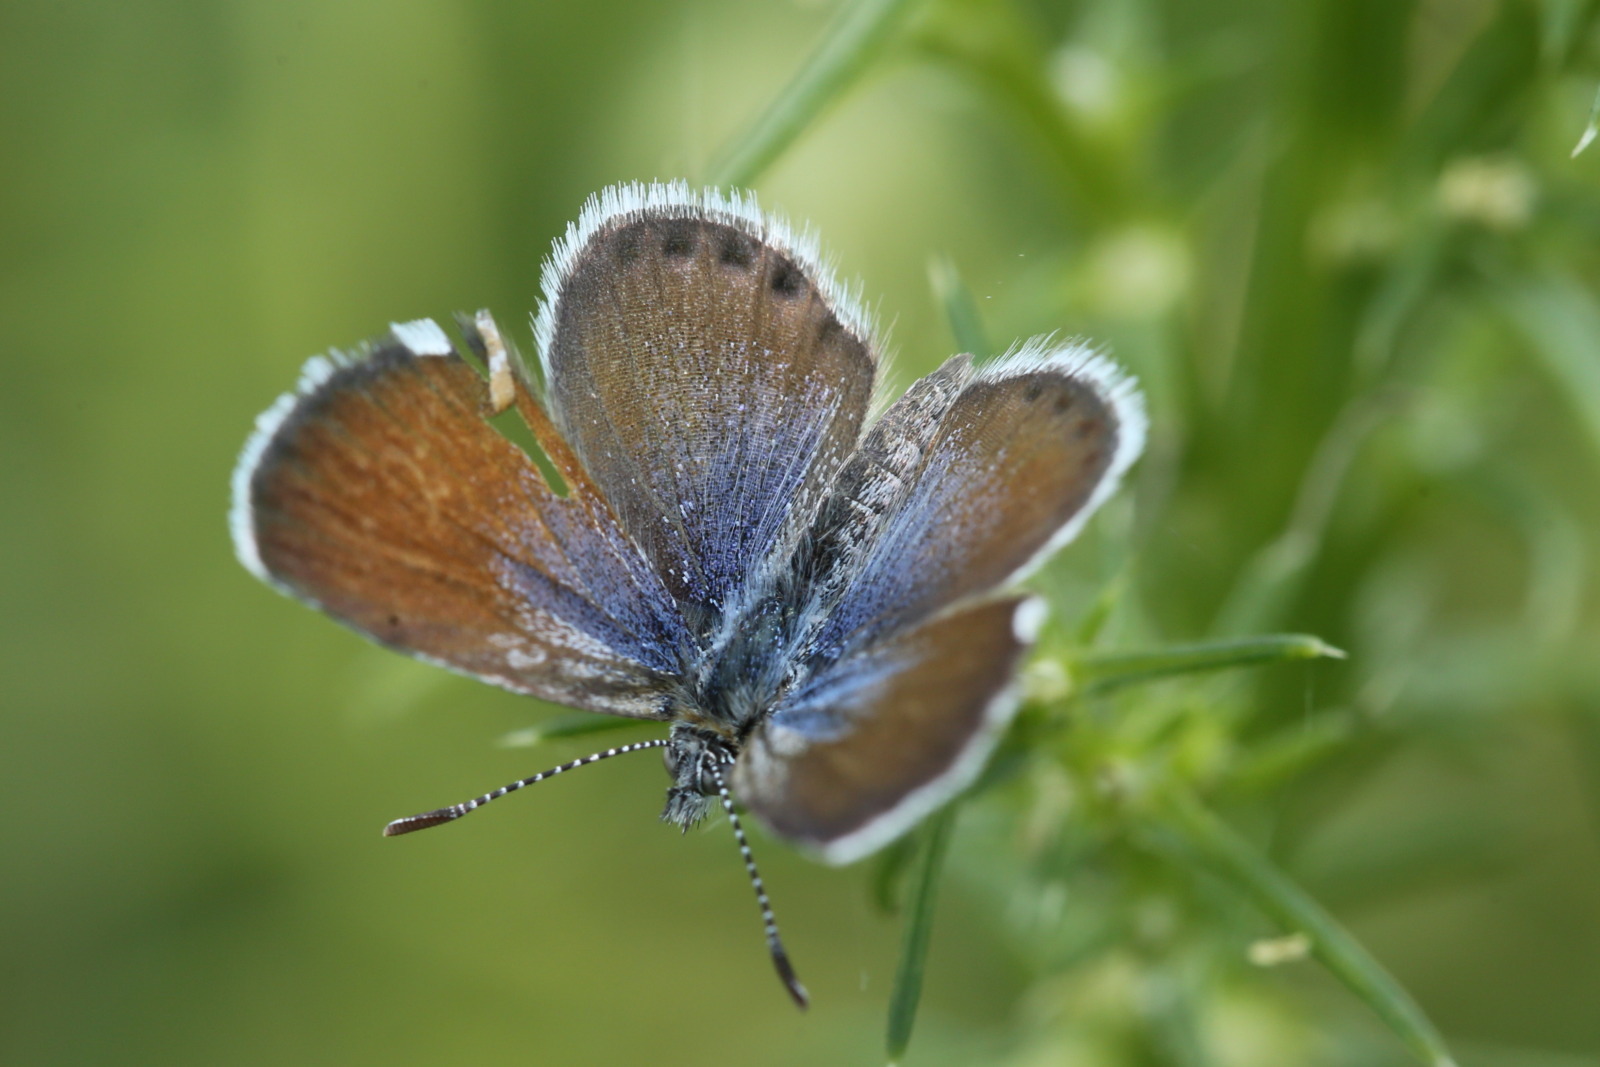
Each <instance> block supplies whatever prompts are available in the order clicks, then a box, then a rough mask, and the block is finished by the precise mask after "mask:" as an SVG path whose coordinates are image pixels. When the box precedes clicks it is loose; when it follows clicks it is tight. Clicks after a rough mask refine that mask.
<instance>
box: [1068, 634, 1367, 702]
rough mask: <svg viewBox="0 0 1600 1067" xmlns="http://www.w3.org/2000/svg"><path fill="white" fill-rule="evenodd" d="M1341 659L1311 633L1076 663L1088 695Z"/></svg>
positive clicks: (1092, 655)
mask: <svg viewBox="0 0 1600 1067" xmlns="http://www.w3.org/2000/svg"><path fill="white" fill-rule="evenodd" d="M1324 658H1328V659H1343V658H1344V653H1343V652H1342V651H1340V650H1339V649H1337V648H1334V647H1333V646H1332V645H1330V644H1328V643H1327V642H1326V641H1324V640H1322V638H1320V637H1313V636H1312V635H1310V634H1265V635H1262V636H1260V637H1241V638H1235V639H1231V640H1226V641H1203V642H1199V643H1197V644H1192V645H1169V646H1167V647H1166V648H1155V649H1150V650H1148V651H1135V652H1087V653H1084V654H1083V655H1082V656H1081V657H1080V658H1079V659H1078V660H1077V663H1076V664H1075V668H1076V674H1077V676H1078V679H1079V681H1080V683H1081V685H1082V687H1083V691H1084V692H1087V693H1100V692H1104V691H1106V690H1108V689H1115V688H1118V687H1119V686H1124V685H1133V684H1135V683H1138V682H1147V681H1151V680H1154V679H1156V678H1165V677H1168V676H1171V675H1176V674H1197V673H1201V672H1204V671H1218V670H1226V669H1228V668H1231V667H1253V666H1258V665H1260V664H1264V663H1279V662H1283V661H1285V660H1297V659H1324Z"/></svg>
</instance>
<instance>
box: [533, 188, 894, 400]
mask: <svg viewBox="0 0 1600 1067" xmlns="http://www.w3.org/2000/svg"><path fill="white" fill-rule="evenodd" d="M646 218H659V219H675V218H696V219H707V220H709V221H712V222H719V223H722V224H724V225H728V226H732V227H733V228H735V229H737V230H739V231H740V232H741V233H744V234H746V235H748V236H750V237H753V238H755V239H756V240H757V241H760V242H761V243H762V244H764V245H767V246H769V247H771V248H775V249H777V250H778V251H779V252H782V253H783V254H784V255H786V256H788V257H789V258H790V259H792V260H794V261H795V262H796V263H797V264H799V266H800V269H801V270H803V271H804V272H805V274H806V276H807V277H808V278H810V279H811V281H812V282H813V283H814V284H815V285H816V287H817V288H818V289H819V290H820V291H821V292H822V296H823V298H824V299H825V300H826V301H827V303H828V306H829V307H830V308H831V309H832V310H833V313H834V314H835V315H836V316H838V319H839V322H840V323H841V324H843V326H844V328H845V329H846V330H848V331H849V332H850V333H851V335H852V336H854V337H855V338H856V339H857V340H859V341H861V342H862V343H863V344H865V345H866V346H867V349H868V351H869V352H871V353H872V355H873V358H874V360H875V361H877V362H880V363H881V361H882V352H883V346H882V345H881V344H880V343H879V341H880V338H879V335H878V331H877V328H876V326H875V325H874V322H873V316H872V313H871V312H870V311H869V310H868V308H867V307H866V305H865V304H864V303H863V302H862V299H861V285H860V283H859V282H851V283H849V284H843V283H841V282H840V281H839V279H838V277H837V275H836V274H835V272H834V270H833V268H832V265H831V264H830V262H829V260H828V258H827V257H826V256H824V255H823V253H822V251H821V245H820V243H819V242H818V239H817V236H816V234H815V232H814V231H812V230H811V229H810V228H809V227H806V228H803V229H799V230H797V229H795V228H794V227H792V226H791V225H789V223H788V222H787V221H786V220H785V219H784V218H783V217H782V216H780V215H776V214H772V213H769V212H764V211H762V210H761V207H760V205H759V204H758V203H757V202H756V197H755V194H754V193H750V192H742V191H740V190H731V191H729V192H726V193H725V192H722V191H721V190H718V189H701V190H699V191H698V192H697V191H695V190H694V189H691V188H690V187H689V185H688V183H687V182H682V181H674V182H650V183H648V184H646V183H643V182H623V183H620V184H618V185H610V186H607V187H606V188H604V189H602V190H600V191H599V192H598V193H595V194H594V195H593V196H591V197H589V199H588V200H587V201H585V202H584V205H583V210H582V211H581V212H580V213H579V215H578V221H576V222H574V223H572V224H570V225H569V226H568V227H567V232H566V235H565V236H564V237H562V238H561V239H560V240H559V241H557V242H556V245H555V249H554V250H553V251H552V252H551V254H550V258H549V259H547V260H545V263H544V270H543V272H542V273H541V275H540V288H541V290H542V299H541V300H540V301H539V311H538V313H537V314H536V315H535V316H534V320H533V335H534V340H535V343H536V345H537V347H538V349H539V366H540V370H541V371H542V372H543V374H544V380H545V383H546V385H547V386H548V384H549V382H550V353H551V348H552V344H553V342H554V340H555V332H556V317H557V315H558V314H559V313H560V306H561V296H562V291H563V290H564V289H565V288H566V285H567V282H568V280H569V279H570V278H571V277H572V274H573V271H574V270H576V269H577V266H578V260H579V258H580V257H581V256H582V254H583V250H584V249H585V248H587V247H588V246H589V244H590V243H591V242H592V241H593V240H594V239H595V237H596V236H597V235H598V234H599V233H600V232H601V231H603V230H605V229H606V228H607V227H608V226H611V225H613V224H619V223H623V222H631V221H634V220H637V219H646ZM880 369H881V368H880Z"/></svg>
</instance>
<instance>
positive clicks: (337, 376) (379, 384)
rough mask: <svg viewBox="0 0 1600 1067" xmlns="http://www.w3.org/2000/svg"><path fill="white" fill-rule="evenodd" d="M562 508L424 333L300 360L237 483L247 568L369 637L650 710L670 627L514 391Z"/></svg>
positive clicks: (463, 372)
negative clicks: (292, 384)
mask: <svg viewBox="0 0 1600 1067" xmlns="http://www.w3.org/2000/svg"><path fill="white" fill-rule="evenodd" d="M516 400H517V403H518V405H519V406H520V407H521V408H522V410H523V413H524V416H525V417H527V418H528V421H529V422H530V424H531V425H533V426H534V428H535V430H536V432H538V431H540V430H541V428H542V430H543V435H542V436H543V438H544V442H543V443H544V444H545V446H546V451H547V452H549V453H550V455H551V456H552V458H553V459H555V460H556V461H557V462H558V464H560V465H561V466H562V473H563V475H564V476H565V477H566V479H567V481H568V483H569V487H570V495H569V496H567V497H565V498H563V497H559V496H557V495H556V494H555V493H554V492H553V491H552V490H551V488H550V487H549V485H548V484H547V483H546V481H545V479H544V477H543V475H542V474H541V473H540V472H539V470H538V468H537V467H536V466H535V465H534V464H533V462H532V461H531V460H530V459H529V457H528V456H527V455H526V454H525V453H524V452H523V451H522V450H521V449H519V448H517V447H516V446H514V445H512V444H511V443H510V442H508V441H507V440H506V439H505V438H504V437H502V436H501V435H500V434H499V433H498V432H497V431H496V430H495V429H494V428H493V427H492V426H490V425H489V424H488V423H487V422H486V421H485V417H486V415H487V414H488V413H489V410H488V390H487V387H486V385H485V382H484V381H483V379H482V377H481V376H480V375H479V374H478V372H477V371H476V370H474V369H473V368H472V367H471V366H470V365H469V364H467V363H466V362H465V361H463V360H462V359H461V357H460V356H458V355H457V354H456V353H455V352H454V351H453V350H452V348H451V346H450V343H449V341H448V340H447V339H446V337H445V335H444V333H443V332H442V331H441V330H440V329H439V327H438V326H437V325H435V324H434V323H432V322H431V321H422V322H417V323H410V324H407V325H405V326H399V327H396V328H395V332H394V333H393V334H392V335H391V336H390V337H388V338H386V339H384V340H382V341H380V342H378V343H376V344H375V345H373V346H370V347H369V348H368V349H367V350H365V351H364V352H363V353H362V354H361V355H359V356H357V357H335V358H333V359H317V360H313V361H312V362H311V363H310V364H309V365H308V366H307V369H306V372H305V374H304V377H303V378H302V381H301V385H300V388H299V390H298V391H297V392H296V393H293V394H289V395H286V396H285V397H283V398H282V399H281V400H280V401H279V402H278V404H277V405H275V406H274V407H273V408H272V409H271V410H269V411H268V412H267V413H266V414H264V415H263V416H262V417H261V418H260V419H259V420H258V424H257V432H256V436H255V437H254V438H252V440H251V442H250V444H249V445H248V446H247V447H246V449H245V453H244V455H243V456H242V457H241V458H240V461H239V467H238V469H237V471H236V472H235V475H234V510H233V535H234V542H235V546H236V548H237V550H238V553H239V557H240V559H241V560H242V561H243V562H244V564H245V565H246V566H247V567H249V569H250V570H251V571H253V572H254V573H255V574H256V575H258V576H259V577H261V578H262V579H263V580H265V581H267V582H269V583H271V584H272V585H274V586H276V587H278V588H280V589H281V590H283V591H284V592H287V593H289V594H291V595H293V596H296V597H299V598H300V599H302V600H305V601H308V602H309V603H311V604H312V605H314V606H316V607H319V608H321V609H322V610H324V611H326V612H327V613H328V614H330V615H332V616H333V617H334V618H336V619H338V620H339V621H341V622H344V623H346V624H348V625H349V626H351V627H352V628H354V629H356V630H357V631H359V632H361V633H363V634H365V635H367V636H368V637H370V638H372V639H373V640H375V641H378V642H380V643H382V644H384V645H388V646H390V647H392V648H395V649H398V650H400V651H403V652H407V653H410V654H411V655H414V656H417V657H419V658H422V659H426V660H429V661H432V662H436V663H439V664H441V665H443V666H446V667H450V668H453V669H455V670H458V671H461V672H464V673H467V674H471V675H475V676H477V677H480V678H483V679H485V680H486V681H489V682H493V683H494V684H496V685H500V686H503V687H505V688H507V689H511V690H514V691H516V692H520V693H527V694H531V695H534V696H538V697H542V698H544V699H546V700H552V701H556V702H559V703H562V704H569V705H572V706H574V707H579V708H586V709H588V710H591V711H602V712H609V713H611V714H616V715H628V716H635V717H641V718H657V717H661V715H662V712H661V708H662V694H663V693H664V692H665V690H666V688H667V686H668V684H669V679H670V677H671V676H672V675H673V674H674V672H675V671H676V669H677V660H676V658H675V656H676V652H677V649H678V647H679V644H680V642H681V641H682V639H683V631H682V625H681V622H680V621H679V620H678V617H677V614H676V609H675V606H674V605H673V603H672V601H671V598H670V597H669V596H668V595H667V593H666V591H665V589H664V588H663V587H662V586H661V585H660V583H659V582H658V581H657V580H656V579H655V578H654V576H653V575H652V573H651V572H650V570H649V568H648V567H647V566H646V565H645V562H644V561H643V560H642V559H640V558H639V556H638V553H637V552H636V551H634V550H633V549H632V548H631V546H629V545H628V544H627V542H626V538H625V537H624V536H623V535H622V534H621V531H620V530H619V529H618V527H617V524H616V521H615V519H614V517H613V516H612V515H611V514H610V512H609V511H608V510H607V508H606V505H605V502H604V500H603V499H602V498H601V497H599V496H598V494H597V493H596V492H595V491H594V489H593V486H592V485H590V484H588V483H587V482H586V481H585V480H584V478H583V475H582V471H581V469H579V468H578V467H577V466H576V465H575V464H574V463H573V462H571V460H570V454H568V453H567V452H566V451H565V448H564V446H563V445H562V443H561V442H560V441H559V439H557V438H555V437H554V436H553V434H552V433H551V431H550V428H549V426H548V424H544V425H543V426H542V427H541V422H542V419H543V414H542V412H541V411H540V410H539V409H538V407H537V405H536V404H535V402H534V401H533V398H532V397H531V396H529V395H528V393H527V391H526V390H525V389H522V388H521V387H520V385H519V386H518V390H517V396H516Z"/></svg>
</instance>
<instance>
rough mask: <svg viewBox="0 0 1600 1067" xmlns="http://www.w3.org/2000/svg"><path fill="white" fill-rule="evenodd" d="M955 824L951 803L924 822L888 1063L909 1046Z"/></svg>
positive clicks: (891, 1017)
mask: <svg viewBox="0 0 1600 1067" xmlns="http://www.w3.org/2000/svg"><path fill="white" fill-rule="evenodd" d="M955 823H956V805H955V804H951V805H949V806H947V807H946V808H945V809H944V810H943V811H941V812H939V813H938V814H937V815H935V816H934V817H933V818H931V819H929V820H928V823H927V829H926V831H925V832H924V837H925V838H926V840H925V841H924V842H923V846H922V862H921V863H919V864H918V865H917V870H916V882H915V888H914V891H913V895H912V897H911V908H910V910H909V911H908V912H907V913H906V934H905V942H904V944H903V945H902V947H901V949H900V967H899V969H898V970H897V971H896V972H895V976H894V995H893V997H892V998H891V999H890V1001H889V1037H888V1042H887V1046H888V1052H889V1062H890V1063H895V1062H897V1061H899V1059H900V1057H901V1056H903V1055H905V1051H906V1046H908V1045H910V1044H911V1028H912V1026H913V1024H915V1023H916V1021H917V1002H918V1001H919V1000H921V999H922V975H923V971H924V970H925V969H926V966H927V962H928V941H929V939H930V938H931V937H932V936H933V902H934V898H935V896H936V895H937V890H938V888H939V876H940V874H941V873H942V872H943V870H944V855H945V851H946V848H947V847H948V845H949V844H950V831H951V830H952V829H953V828H954V826H955Z"/></svg>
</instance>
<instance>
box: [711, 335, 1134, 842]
mask: <svg viewBox="0 0 1600 1067" xmlns="http://www.w3.org/2000/svg"><path fill="white" fill-rule="evenodd" d="M1143 435H1144V415H1143V410H1142V407H1141V405H1140V402H1139V398H1138V395H1137V393H1136V392H1135V391H1134V389H1133V386H1132V384H1131V382H1130V381H1128V380H1126V379H1124V378H1123V377H1122V376H1121V375H1120V374H1119V373H1117V372H1116V371H1115V369H1114V368H1112V367H1111V365H1110V364H1108V363H1106V362H1105V361H1103V360H1100V359H1098V358H1097V357H1093V356H1091V355H1090V354H1089V353H1087V352H1084V351H1082V350H1079V349H1076V348H1066V349H1061V350H1057V351H1053V352H1049V351H1042V350H1039V349H1037V348H1035V349H1024V350H1023V351H1022V352H1020V353H1019V354H1017V355H1015V356H1012V357H1009V358H1007V359H1004V360H1001V361H998V362H997V363H996V364H995V365H993V366H992V367H990V368H988V369H985V370H984V371H982V372H980V373H978V374H976V375H973V374H972V373H971V371H970V369H969V367H968V365H967V363H966V361H965V360H964V359H963V358H959V357H958V358H957V359H956V360H953V361H951V362H950V363H947V364H946V365H945V366H944V367H942V368H940V370H939V371H938V372H936V373H935V374H933V375H930V376H929V377H928V378H925V379H923V380H922V381H920V382H918V383H916V384H915V385H913V386H912V388H911V389H910V390H908V391H907V393H906V395H905V397H903V398H902V399H901V400H900V401H899V402H897V403H896V404H895V405H894V406H892V407H891V408H890V409H889V410H888V411H886V412H885V413H884V415H883V416H881V417H880V419H879V420H878V422H877V423H876V424H875V425H874V426H873V428H872V429H871V431H869V433H868V434H867V436H866V438H865V439H864V440H863V442H862V445H861V449H860V450H859V452H858V453H857V455H856V456H855V457H853V458H852V459H851V460H850V461H849V463H848V464H847V465H846V467H845V468H844V470H843V471H842V472H841V474H840V477H839V484H838V487H837V490H836V492H835V494H834V496H833V497H832V498H831V499H830V500H829V501H828V502H827V504H826V505H825V506H824V507H823V508H822V510H821V512H820V513H819V516H818V519H817V524H816V527H815V528H814V529H813V531H812V536H811V537H810V538H809V539H808V544H809V545H810V546H812V548H811V551H812V552H813V554H814V556H815V557H816V558H815V559H814V560H813V562H812V566H813V567H814V568H815V569H817V570H818V571H819V572H820V576H819V578H818V579H817V581H816V585H815V588H816V589H817V596H818V597H819V598H820V602H819V603H817V604H814V605H813V606H812V607H811V609H810V612H811V616H812V618H813V619H814V623H813V626H812V633H811V635H810V637H809V638H808V639H807V640H806V642H805V643H804V646H803V648H802V650H801V651H800V653H799V655H800V657H801V659H802V660H803V661H804V662H805V667H804V671H803V673H802V674H801V680H800V681H799V682H798V683H797V684H796V686H795V687H794V689H793V691H792V692H791V693H790V694H788V695H787V696H786V697H785V699H784V700H783V701H782V702H781V703H780V704H779V705H778V707H777V708H776V709H775V710H774V712H773V714H772V715H771V716H770V717H769V718H768V719H766V720H765V721H764V722H763V723H762V724H761V725H760V726H758V727H757V728H756V730H755V731H754V733H753V735H752V737H751V739H750V741H749V742H748V743H747V745H746V748H745V751H744V753H743V754H742V755H741V756H740V758H739V761H738V763H737V764H736V765H735V769H734V774H733V781H734V785H735V788H736V791H737V792H738V795H739V797H740V799H741V800H742V801H743V802H744V803H745V804H747V805H748V806H749V807H750V809H751V810H752V811H753V812H755V813H756V814H757V815H758V816H759V817H760V818H761V819H762V820H763V821H764V822H765V823H766V824H767V825H768V826H769V827H770V828H771V829H772V830H773V831H774V832H776V833H778V834H779V835H780V836H783V837H786V838H789V839H791V840H794V841H796V842H798V843H800V844H803V845H806V846H809V847H810V848H812V849H814V850H815V851H817V852H819V853H820V854H821V855H822V857H823V858H824V859H827V860H830V861H832V862H838V863H844V862H849V861H850V860H853V859H855V858H857V857H859V856H862V855H865V854H867V853H868V852H871V851H872V850H874V849H876V848H878V847H880V846H881V845H883V844H885V843H886V842H888V841H890V840H892V839H893V838H894V837H896V836H898V835H899V834H900V833H902V832H904V831H905V830H906V829H907V828H909V827H910V826H912V825H914V824H915V823H916V822H917V820H919V819H921V818H922V817H923V816H924V815H926V814H927V813H928V812H929V811H931V810H933V809H934V808H935V807H937V806H938V805H939V804H941V803H943V802H944V801H945V800H947V799H948V798H949V797H950V796H952V795H954V794H955V793H956V792H957V791H959V790H960V789H962V788H964V787H965V786H966V785H967V784H968V783H969V782H970V781H971V780H972V778H973V777H974V776H975V775H976V774H977V772H978V770H979V768H981V766H982V764H983V761H984V759H985V758H986V756H987V754H988V752H989V750H990V749H991V747H992V746H993V744H994V741H995V739H996V738H997V736H998V734H999V731H1000V730H1001V729H1002V728H1003V727H1004V726H1005V724H1006V723H1007V722H1008V721H1009V719H1010V716H1011V714H1012V712H1013V711H1014V709H1015V706H1016V702H1015V696H1014V694H1013V692H1012V690H1011V685H1012V681H1013V677H1014V671H1015V668H1016V665H1017V663H1018V662H1019V660H1020V658H1021V656H1022V655H1023V653H1024V652H1025V651H1026V648H1027V646H1028V644H1029V642H1030V641H1031V637H1032V630H1033V628H1034V625H1035V624H1036V621H1037V619H1038V618H1039V616H1040V612H1041V610H1042V605H1040V604H1039V602H1037V601H1029V600H1021V599H1018V598H1003V599H995V598H993V597H992V596H990V591H991V590H993V589H994V588H996V587H997V586H1000V585H1002V584H1004V583H1006V582H1008V581H1011V580H1013V579H1015V578H1016V577H1018V576H1020V575H1021V574H1023V573H1024V572H1026V571H1027V570H1028V569H1029V568H1030V567H1031V566H1033V565H1034V564H1036V563H1037V562H1038V561H1039V560H1040V559H1042V558H1043V557H1044V556H1045V555H1048V554H1049V553H1050V552H1051V551H1053V550H1054V549H1055V548H1057V547H1059V546H1060V545H1062V544H1064V543H1065V542H1066V541H1067V540H1069V539H1070V538H1071V537H1072V535H1073V534H1074V533H1075V532H1076V531H1077V530H1078V529H1079V528H1080V527H1081V526H1082V524H1083V522H1084V521H1085V520H1086V519H1087V518H1088V516H1089V514H1090V513H1092V512H1093V510H1094V509H1095V508H1096V507H1097V506H1098V505H1099V504H1100V502H1101V501H1103V500H1104V499H1105V498H1106V497H1107V496H1108V495H1109V494H1110V492H1111V491H1112V490H1113V489H1114V488H1115V486H1116V483H1117V481H1118V479H1120V477H1121V475H1122V474H1123V472H1124V471H1125V470H1126V469H1127V467H1128V466H1129V464H1131V463H1132V462H1133V460H1134V458H1135V457H1136V456H1137V455H1138V452H1139V449H1140V447H1141V444H1142V440H1143Z"/></svg>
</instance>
